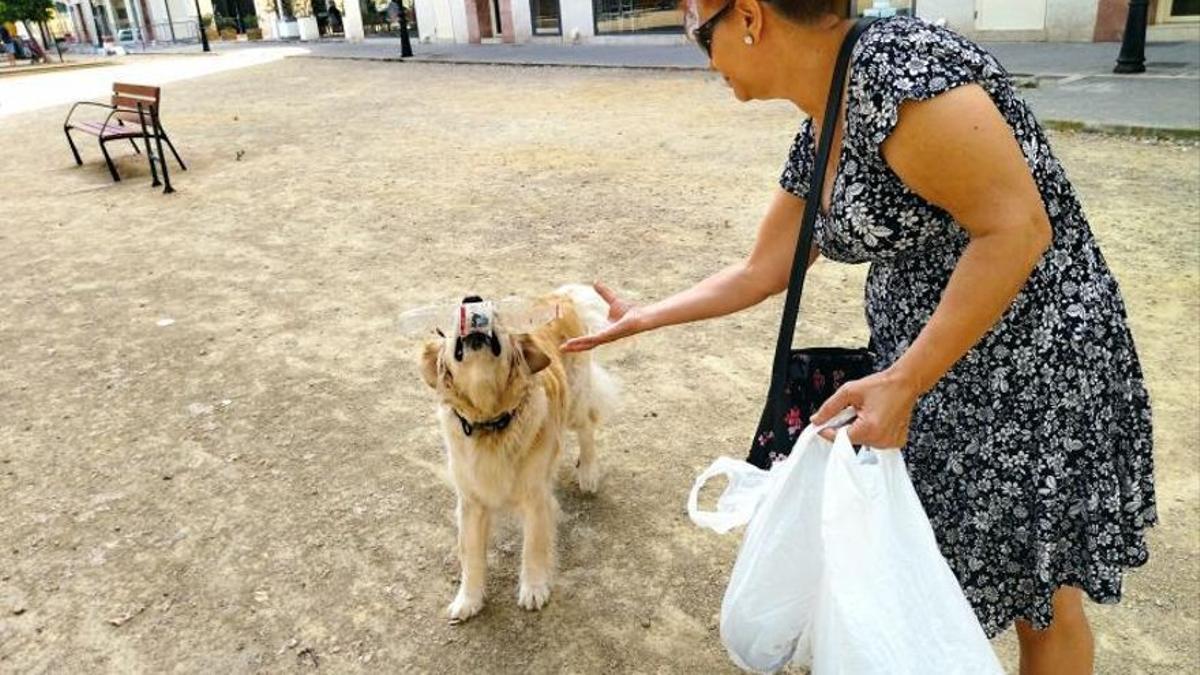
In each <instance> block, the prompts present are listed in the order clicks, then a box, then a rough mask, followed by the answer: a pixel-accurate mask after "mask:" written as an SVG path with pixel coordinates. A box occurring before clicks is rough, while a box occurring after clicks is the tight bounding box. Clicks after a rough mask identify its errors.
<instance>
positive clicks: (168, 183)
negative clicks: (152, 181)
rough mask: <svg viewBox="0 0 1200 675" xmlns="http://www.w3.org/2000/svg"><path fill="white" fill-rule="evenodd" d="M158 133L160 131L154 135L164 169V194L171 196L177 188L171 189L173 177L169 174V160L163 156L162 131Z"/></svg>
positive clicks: (159, 158)
mask: <svg viewBox="0 0 1200 675" xmlns="http://www.w3.org/2000/svg"><path fill="white" fill-rule="evenodd" d="M158 131H159V133H157V134H155V135H154V141H155V144H156V145H157V146H158V161H159V162H160V164H161V168H162V175H163V186H164V187H163V194H164V195H169V194H171V193H172V192H174V191H175V188H173V187H171V176H170V174H169V173H167V158H166V157H165V156H163V149H162V138H163V134H162V129H159V130H158Z"/></svg>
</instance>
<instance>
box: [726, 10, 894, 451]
mask: <svg viewBox="0 0 1200 675" xmlns="http://www.w3.org/2000/svg"><path fill="white" fill-rule="evenodd" d="M874 21H875V20H874V19H872V18H865V19H859V21H858V22H857V23H855V24H854V27H853V28H851V29H850V32H849V33H847V34H846V38H845V40H844V41H843V42H842V47H841V50H840V51H839V52H838V59H837V65H836V66H835V67H834V70H833V81H832V82H831V83H830V85H829V100H828V102H827V103H826V106H825V118H824V120H823V122H822V125H821V137H820V140H819V141H818V143H817V152H816V158H815V161H814V164H813V170H812V179H811V184H810V185H809V190H808V200H807V202H806V203H805V204H804V218H803V220H802V221H801V223H800V237H799V241H798V242H797V243H796V256H795V258H793V260H792V273H791V277H790V278H789V280H788V289H787V296H786V299H785V300H784V304H783V319H782V320H781V321H780V325H779V339H778V341H777V342H776V344H775V361H774V365H773V366H772V368H771V389H770V391H769V392H768V393H767V404H766V405H765V406H763V412H762V417H761V418H760V419H759V422H758V431H757V432H756V433H755V434H754V440H753V441H752V443H751V445H750V455H749V457H747V458H746V461H748V462H750V463H751V464H753V465H755V466H757V467H759V468H762V469H770V468H771V465H772V464H773V463H774V462H776V461H778V460H780V459H782V458H784V457H786V456H787V455H788V453H790V452H791V451H792V445H793V444H794V443H795V441H796V438H797V437H798V436H799V435H800V432H801V431H802V430H803V429H804V427H806V426H807V425H808V421H809V418H811V417H812V415H813V413H815V412H816V411H817V410H818V409H819V408H820V407H821V405H822V404H823V403H825V401H826V400H828V399H829V397H830V396H832V395H833V392H835V391H836V390H837V388H838V387H840V386H842V385H843V384H845V383H846V382H849V381H850V380H855V379H858V378H860V377H864V376H866V375H869V374H871V373H872V372H873V371H874V358H873V356H872V354H871V352H870V350H868V349H861V348H859V349H847V348H841V347H813V348H808V349H795V350H793V349H792V335H793V333H794V332H795V330H796V317H797V315H798V314H799V312H800V295H801V293H802V292H803V290H804V276H805V274H806V273H807V271H808V255H809V251H811V250H812V240H813V224H814V222H815V221H816V219H817V209H819V208H820V207H821V191H822V189H823V187H824V185H825V168H826V166H827V165H828V163H829V161H828V160H829V148H830V145H832V143H833V130H834V127H835V126H836V124H837V118H838V117H839V116H840V113H841V109H842V91H843V90H844V89H845V81H846V69H847V67H848V65H849V63H850V53H851V51H852V50H853V49H854V43H855V42H857V41H858V37H859V36H860V35H862V33H863V31H865V30H866V29H867V27H868V26H870V25H871V23H873V22H874Z"/></svg>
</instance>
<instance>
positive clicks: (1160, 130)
mask: <svg viewBox="0 0 1200 675" xmlns="http://www.w3.org/2000/svg"><path fill="white" fill-rule="evenodd" d="M1041 122H1042V126H1044V127H1046V128H1047V129H1053V130H1055V131H1071V132H1076V133H1084V134H1105V135H1109V136H1132V137H1135V138H1158V139H1164V140H1173V141H1200V129H1189V128H1186V127H1149V126H1141V125H1137V124H1107V123H1104V122H1080V121H1078V120H1054V119H1044V120H1041Z"/></svg>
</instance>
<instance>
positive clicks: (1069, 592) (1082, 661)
mask: <svg viewBox="0 0 1200 675" xmlns="http://www.w3.org/2000/svg"><path fill="white" fill-rule="evenodd" d="M1052 602H1053V604H1054V620H1053V621H1052V622H1051V624H1050V627H1049V628H1047V629H1046V630H1034V628H1033V626H1032V625H1030V624H1029V622H1027V621H1023V620H1020V619H1018V620H1017V639H1018V641H1019V642H1020V645H1021V675H1091V673H1092V661H1093V656H1094V651H1095V645H1094V644H1093V642H1092V628H1091V626H1089V625H1088V620H1087V616H1086V615H1085V614H1084V613H1083V592H1082V591H1080V590H1079V589H1078V588H1072V587H1070V586H1063V587H1062V588H1060V589H1058V591H1057V592H1055V593H1054V598H1053V600H1052Z"/></svg>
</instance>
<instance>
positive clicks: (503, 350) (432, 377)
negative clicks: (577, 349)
mask: <svg viewBox="0 0 1200 675" xmlns="http://www.w3.org/2000/svg"><path fill="white" fill-rule="evenodd" d="M548 365H550V357H549V356H548V355H546V353H545V352H544V351H542V350H541V349H540V348H538V346H537V345H536V344H535V343H534V341H533V339H532V338H531V337H530V336H529V335H528V334H526V333H515V334H509V333H506V332H505V331H504V330H503V328H502V327H501V326H498V325H494V324H493V325H491V326H490V330H489V331H487V332H467V333H466V334H465V335H463V334H461V333H460V334H458V335H451V336H444V337H442V338H441V339H438V340H433V341H430V342H428V343H426V344H425V346H424V349H423V350H422V352H421V358H420V368H421V378H422V379H423V380H425V383H426V384H428V385H429V386H430V387H432V388H433V389H434V390H435V391H437V392H438V394H439V395H440V396H441V397H442V399H443V401H445V402H446V403H447V404H449V405H451V406H453V407H454V408H455V409H457V410H459V411H460V412H461V413H463V414H469V415H471V416H472V417H473V418H474V419H477V420H478V419H488V418H491V417H494V416H496V415H500V414H503V413H504V412H507V411H509V410H512V409H513V408H514V407H516V406H517V405H518V404H519V403H520V401H521V400H522V398H523V397H524V395H525V393H526V392H527V391H528V389H529V387H530V386H531V385H532V383H533V376H534V375H535V374H537V373H538V372H539V371H541V370H542V369H544V368H545V367H546V366H548Z"/></svg>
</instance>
